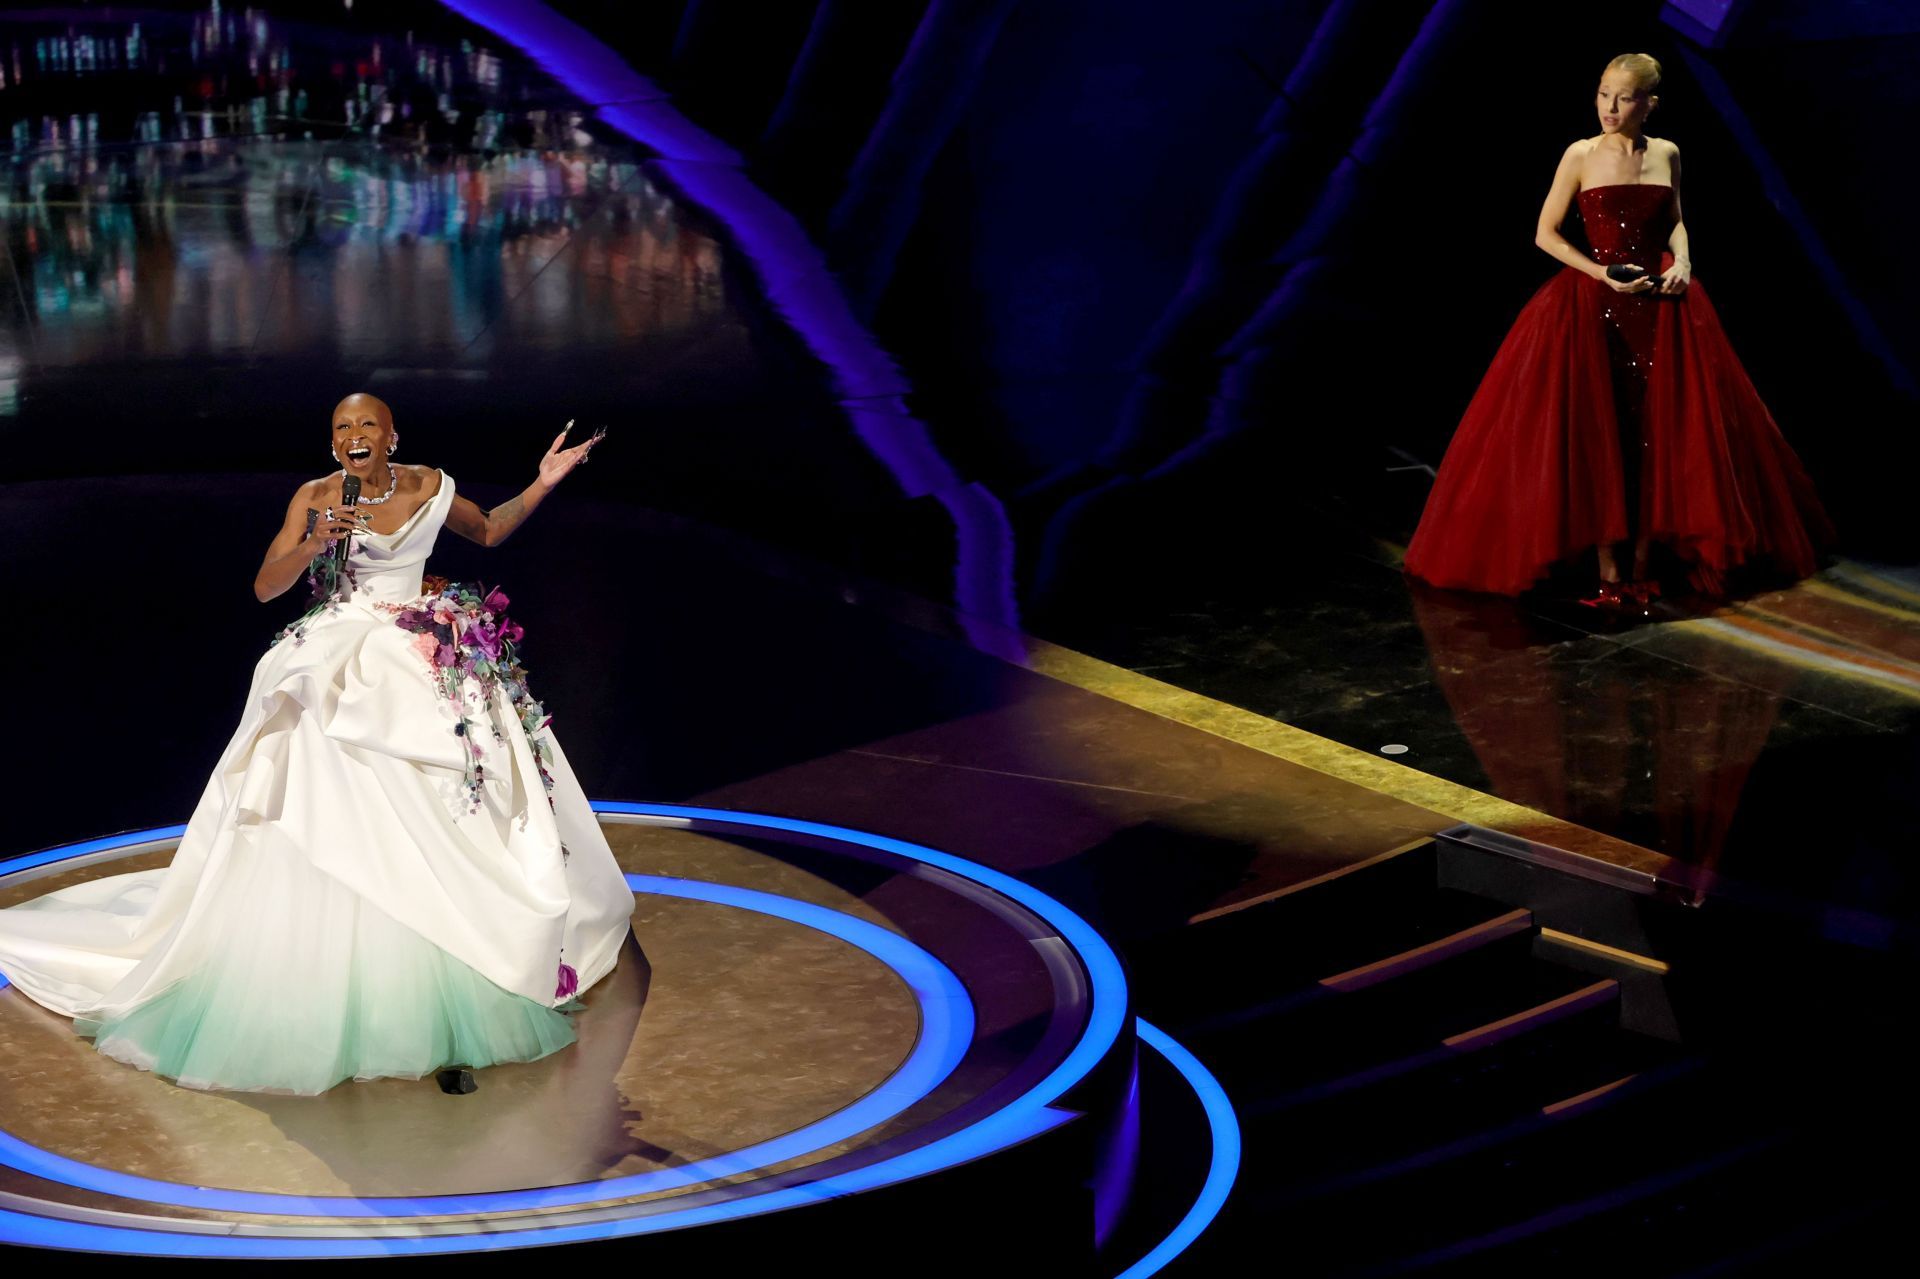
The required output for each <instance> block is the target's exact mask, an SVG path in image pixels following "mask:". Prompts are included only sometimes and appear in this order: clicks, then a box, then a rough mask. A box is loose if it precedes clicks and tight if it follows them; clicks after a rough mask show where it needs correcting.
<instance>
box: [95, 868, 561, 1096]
mask: <svg viewBox="0 0 1920 1279" xmlns="http://www.w3.org/2000/svg"><path fill="white" fill-rule="evenodd" d="M206 906H207V908H208V909H211V910H213V911H215V912H216V914H217V917H218V919H219V920H220V921H221V924H222V927H221V929H220V931H219V934H218V938H219V940H218V941H217V943H216V944H215V946H214V948H213V950H212V951H211V953H209V954H208V955H207V956H206V957H205V960H204V962H202V963H201V964H200V965H199V966H198V967H197V968H196V970H195V971H194V973H193V975H192V976H190V977H187V978H185V979H183V980H181V981H178V982H175V983H174V984H173V985H171V986H169V987H167V988H166V989H165V990H163V991H161V992H160V993H159V994H158V995H156V996H154V997H152V998H150V999H147V1000H145V1001H144V1002H142V1003H140V1004H137V1005H135V1006H134V1007H132V1008H129V1009H125V1010H122V1011H120V1012H118V1013H116V1014H114V1015H111V1016H104V1017H100V1018H98V1019H88V1018H81V1019H76V1021H75V1023H74V1026H75V1029H76V1030H78V1031H79V1032H80V1033H81V1034H83V1035H87V1036H90V1037H91V1038H92V1039H93V1041H94V1046H95V1047H96V1048H97V1049H98V1050H99V1051H100V1052H101V1053H103V1054H105V1055H107V1056H109V1057H112V1058H115V1059H116V1060H119V1061H123V1062H126V1063H127V1064H129V1065H132V1066H138V1067H140V1068H141V1069H143V1070H150V1071H152V1072H154V1073H155V1074H157V1075H160V1076H163V1077H165V1078H168V1079H171V1080H173V1081H174V1082H176V1083H178V1084H180V1085H182V1086H184V1087H188V1088H204V1089H220V1090H234V1091H251V1092H276V1093H296V1094H311V1093H320V1092H324V1091H326V1090H327V1089H329V1088H331V1087H333V1086H334V1085H335V1084H338V1083H341V1082H342V1081H344V1080H348V1079H363V1080H364V1079H379V1078H388V1077H398V1078H403V1079H418V1078H421V1077H422V1076H424V1075H428V1074H432V1073H433V1072H434V1071H436V1070H439V1069H441V1068H442V1067H446V1066H472V1067H480V1066H491V1065H496V1064H499V1063H501V1062H511V1061H533V1060H535V1059H537V1058H540V1057H544V1056H546V1055H547V1054H549V1053H552V1052H555V1051H557V1050H559V1049H561V1048H564V1047H566V1046H567V1045H568V1044H571V1043H572V1042H573V1041H574V1038H575V1036H574V1029H573V1025H572V1023H571V1022H570V1021H569V1020H568V1018H567V1016H566V1014H564V1013H562V1012H559V1011H557V1010H555V1009H553V1008H550V1007H548V1006H546V1005H544V1004H539V1003H535V1002H534V1001H532V1000H530V999H527V998H525V997H524V996H521V995H516V994H513V993H511V992H509V991H506V990H503V989H501V988H500V987H499V986H496V985H495V984H493V983H492V982H491V981H488V980H487V979H486V978H485V977H483V976H481V975H480V974H479V973H478V972H476V971H474V970H473V969H472V968H470V967H469V966H467V965H466V964H464V963H462V962H461V961H460V960H458V959H456V958H454V957H453V956H452V955H450V954H448V953H447V952H446V951H444V950H442V949H440V948H439V947H438V946H435V945H434V944H433V943H432V942H430V941H428V940H427V939H426V938H424V937H422V936H420V934H418V933H416V932H414V931H412V930H411V929H408V928H405V927H403V926H402V925H400V924H399V923H397V922H395V921H394V920H393V918H392V917H391V916H389V915H388V914H386V912H384V911H382V910H380V909H379V908H378V907H377V906H375V905H374V904H373V903H372V902H370V901H368V900H366V899H365V898H363V897H361V896H360V895H359V894H357V893H354V892H352V891H350V890H348V889H347V888H346V887H344V886H343V885H341V884H340V883H339V882H338V881H336V880H334V879H332V878H331V877H329V876H327V875H324V874H322V873H320V872H319V871H316V870H314V869H313V868H312V867H311V866H310V865H309V864H308V863H306V862H305V861H304V860H303V859H301V858H299V857H297V856H294V855H291V854H288V853H285V852H273V851H268V850H255V851H253V852H252V853H251V854H250V855H249V856H247V857H245V858H244V859H242V860H241V863H240V864H237V865H235V866H234V867H233V868H232V871H231V873H230V874H229V875H227V876H226V878H225V882H224V883H222V884H221V885H220V887H219V888H218V889H217V890H216V892H215V894H214V896H213V900H211V901H210V902H208V903H206Z"/></svg>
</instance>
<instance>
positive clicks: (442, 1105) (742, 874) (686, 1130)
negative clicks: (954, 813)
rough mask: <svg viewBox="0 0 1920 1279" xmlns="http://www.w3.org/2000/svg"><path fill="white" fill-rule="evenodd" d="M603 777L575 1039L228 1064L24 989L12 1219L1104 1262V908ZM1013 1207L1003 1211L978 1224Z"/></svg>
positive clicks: (19, 882) (96, 1239) (282, 1249)
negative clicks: (278, 1085) (601, 914)
mask: <svg viewBox="0 0 1920 1279" xmlns="http://www.w3.org/2000/svg"><path fill="white" fill-rule="evenodd" d="M594 806H595V808H596V809H597V810H598V811H599V812H600V814H601V820H602V822H603V825H604V826H605V828H606V832H607V836H608V839H609V842H610V843H611V844H612V846H613V848H614V851H615V854H616V856H617V857H618V858H619V860H620V864H621V867H622V869H623V870H624V871H626V872H627V875H628V881H629V883H631V884H632V886H633V888H634V890H635V892H636V909H635V913H634V918H633V930H634V931H633V937H632V939H630V941H629V943H628V947H627V950H626V952H625V954H624V955H623V957H622V960H621V963H620V965H619V967H618V968H617V969H616V970H615V972H614V973H613V974H612V975H611V976H609V977H608V978H607V979H605V980H603V981H602V982H600V983H599V984H598V985H597V986H595V987H594V988H593V989H592V990H591V991H589V992H587V994H586V997H585V1000H584V1002H585V1005H586V1007H585V1009H584V1010H583V1011H582V1012H580V1013H579V1014H578V1015H577V1016H576V1019H575V1024H576V1027H577V1029H578V1032H579V1042H578V1043H577V1044H576V1045H574V1046H573V1047H571V1048H569V1049H566V1050H563V1051H562V1052H559V1053H556V1054H554V1055H553V1056H551V1057H548V1058H546V1059H544V1060H542V1061H538V1062H532V1063H525V1064H518V1065H508V1066H496V1067H492V1068H489V1069H487V1070H484V1071H479V1072H476V1078H477V1080H478V1081H479V1090H478V1091H477V1092H476V1093H472V1094H467V1095H458V1094H448V1093H445V1092H442V1091H441V1090H440V1088H439V1087H438V1086H437V1084H436V1083H435V1081H434V1080H432V1079H423V1080H393V1079H387V1080H379V1081H374V1082H370V1083H353V1084H345V1085H341V1086H339V1087H336V1088H334V1089H333V1090H331V1091H329V1092H328V1093H326V1094H323V1095H321V1096H319V1097H294V1096H274V1095H267V1094H259V1093H206V1092H196V1091H192V1090H188V1089H183V1088H178V1087H175V1086H173V1085H172V1084H169V1083H168V1082H166V1081H165V1080H162V1079H159V1078H157V1077H155V1076H153V1075H149V1074H146V1073H144V1072H141V1071H137V1070H132V1069H129V1068H127V1067H125V1066H123V1065H121V1064H119V1063H116V1062H113V1061H110V1060H108V1059H106V1058H103V1057H100V1056H99V1055H98V1054H96V1053H94V1052H93V1050H92V1047H91V1045H90V1043H88V1042H87V1041H85V1040H83V1039H81V1038H79V1037H77V1036H75V1035H74V1034H73V1031H72V1027H71V1023H69V1022H68V1021H67V1020H66V1019H64V1018H61V1017H57V1016H55V1015H53V1014H51V1013H48V1012H46V1011H45V1010H43V1009H41V1008H39V1007H38V1006H37V1005H35V1004H33V1003H32V1002H31V1001H30V1000H28V999H26V998H25V997H24V996H21V995H20V994H19V993H18V992H15V991H12V990H5V991H0V1086H3V1087H4V1101H0V1129H4V1131H0V1242H7V1243H15V1244H32V1245H39V1246H51V1247H67V1248H84V1249H88V1250H92V1251H112V1252H124V1253H133V1254H148V1255H179V1256H206V1257H219V1256H224V1257H296V1256H297V1257H327V1256H336V1257H338V1256H395V1255H400V1256H405V1255H431V1254H438V1253H456V1252H466V1251H472V1250H478V1249H496V1248H502V1247H537V1246H543V1245H551V1244H559V1243H581V1242H591V1241H616V1240H621V1239H628V1238H631V1237H634V1236H658V1238H654V1239H649V1240H648V1244H647V1251H648V1252H649V1254H650V1255H653V1256H657V1257H661V1258H662V1259H664V1258H665V1256H666V1255H667V1254H668V1253H669V1252H670V1251H672V1250H673V1248H674V1246H675V1241H678V1244H679V1245H680V1246H685V1247H688V1248H689V1249H691V1248H692V1247H695V1246H705V1247H708V1248H711V1247H712V1246H715V1245H716V1244H719V1243H720V1238H719V1236H718V1235H716V1234H715V1232H714V1230H713V1229H711V1228H712V1227H718V1226H720V1225H722V1223H730V1224H728V1226H727V1228H726V1230H725V1231H724V1232H723V1233H724V1234H725V1235H726V1236H727V1239H728V1241H730V1242H732V1243H737V1244H739V1245H741V1246H743V1247H750V1246H754V1245H756V1244H757V1245H758V1246H760V1247H786V1246H828V1245H830V1244H831V1243H832V1241H833V1240H834V1239H835V1238H838V1239H840V1240H841V1242H842V1245H843V1246H844V1242H845V1240H846V1238H847V1236H846V1234H845V1232H846V1231H847V1230H854V1231H857V1232H858V1234H859V1237H861V1238H862V1240H863V1242H864V1243H866V1244H867V1245H868V1246H881V1247H883V1248H885V1249H886V1250H887V1251H893V1250H894V1249H893V1247H891V1246H889V1241H892V1242H893V1243H894V1244H897V1245H901V1246H913V1245H914V1244H915V1241H916V1239H917V1240H918V1247H917V1248H916V1251H920V1250H922V1249H924V1248H925V1247H926V1246H927V1240H926V1237H925V1234H924V1232H925V1231H926V1230H928V1229H938V1230H939V1231H940V1233H941V1235H942V1236H943V1241H942V1243H941V1245H940V1249H939V1254H940V1255H939V1258H938V1259H939V1261H940V1262H941V1263H943V1264H951V1265H954V1266H959V1265H962V1264H972V1262H971V1261H970V1260H969V1258H977V1259H978V1260H979V1261H983V1262H984V1261H985V1260H986V1259H988V1258H990V1257H999V1258H1000V1259H1001V1261H1002V1263H1004V1262H1005V1261H1006V1260H1007V1259H1008V1258H1007V1253H1006V1251H1005V1248H1004V1246H1003V1241H1004V1239H1005V1238H1006V1236H1005V1235H1004V1234H1001V1233H1000V1232H1002V1231H1006V1230H1019V1231H1020V1232H1021V1233H1022V1236H1023V1239H1022V1244H1021V1248H1020V1255H1021V1256H1022V1258H1023V1259H1024V1260H1026V1261H1028V1262H1040V1261H1043V1260H1044V1261H1050V1262H1052V1263H1055V1264H1060V1265H1064V1266H1065V1267H1067V1269H1068V1271H1069V1272H1073V1271H1079V1270H1083V1269H1084V1268H1085V1265H1086V1264H1088V1263H1089V1262H1090V1259H1091V1256H1092V1247H1093V1241H1094V1238H1095V1234H1096V1230H1095V1223H1094V1219H1095V1217H1096V1216H1097V1215H1098V1214H1099V1211H1100V1209H1099V1206H1098V1204H1097V1203H1096V1200H1097V1199H1098V1198H1099V1193H1098V1192H1099V1188H1100V1187H1101V1186H1102V1185H1103V1184H1104V1185H1108V1186H1124V1184H1125V1183H1126V1182H1128V1181H1130V1179H1131V1173H1132V1167H1131V1164H1132V1160H1133V1156H1134V1150H1133V1147H1132V1146H1131V1145H1130V1144H1129V1143H1128V1142H1127V1141H1126V1140H1124V1139H1119V1140H1116V1135H1123V1134H1124V1133H1125V1132H1126V1131H1127V1130H1129V1129H1130V1128H1131V1127H1133V1126H1134V1125H1133V1124H1132V1119H1133V1116H1132V1113H1131V1112H1132V1107H1133V1106H1134V1105H1136V1104H1137V1094H1136V1088H1135V1084H1136V1076H1135V1072H1134V1036H1133V1023H1132V1019H1131V1018H1130V1017H1129V1015H1128V1010H1127V993H1126V986H1125V981H1124V978H1123V976H1122V972H1121V968H1120V964H1119V962H1118V960H1117V959H1116V957H1115V956H1114V954H1113V952H1112V950H1111V949H1110V948H1109V947H1108V946H1107V944H1106V943H1105V942H1104V941H1102V940H1101V938H1100V937H1099V936H1098V935H1097V934H1096V933H1095V932H1094V931H1093V929H1092V928H1090V927H1089V926H1088V925H1087V924H1086V923H1085V922H1084V921H1083V920H1081V919H1079V918H1078V917H1077V916H1075V915H1074V914H1073V913H1072V912H1071V911H1069V910H1068V909H1066V908H1065V907H1064V906H1062V905H1061V904H1060V903H1058V902H1056V901H1054V900H1052V899H1050V898H1048V897H1047V896H1045V895H1044V894H1041V893H1039V892H1038V891H1036V890H1034V889H1032V888H1031V887H1029V886H1027V885H1025V884H1023V883H1021V882H1019V881H1018V880H1015V879H1013V878H1011V877H1009V876H1006V875H1004V874H1001V873H1000V872H997V871H994V870H992V869H990V868H988V867H985V866H981V865H979V864H977V863H972V862H968V861H965V860H963V859H961V858H957V857H953V856H951V855H949V854H945V853H941V852H938V851H936V850H933V849H928V848H923V847H919V846H916V845H911V844H907V843H904V842H902V841H898V840H892V839H889V838H886V837H883V836H877V835H871V834H867V833H864V832H860V831H854V830H848V829H845V828H839V827H830V826H825V825H821V824H818V823H812V822H805V821H798V820H794V819H789V818H782V817H773V816H763V815H757V814H751V813H739V812H731V811H724V810H715V809H699V808H690V807H685V806H677V805H664V804H636V803H619V802H599V803H596V804H595V805H594ZM179 833H180V832H179V828H170V829H165V830H155V831H142V832H133V833H130V834H126V835H121V836H114V837H110V838H106V839H99V840H92V841H88V842H86V843H81V844H73V845H67V846H64V847H61V848H55V849H50V850H47V851H45V852H41V853H35V854H31V855H28V856H25V857H18V858H14V859H12V860H9V861H5V862H0V907H4V906H10V905H14V904H17V903H19V902H22V901H25V900H28V899H30V898H33V897H36V896H39V895H40V894H42V893H45V892H48V891H51V890H52V889H54V888H57V887H61V886H63V885H65V884H69V883H73V882H77V881H80V880H84V879H90V878H96V877H100V876H105V875H113V874H120V873H123V872H126V871H131V870H139V869H146V868H149V867H154V866H161V865H165V864H166V862H167V861H168V859H169V858H170V857H171V855H172V849H173V844H174V842H175V840H177V838H178V836H179ZM1162 1051H1166V1049H1165V1048H1163V1049H1162ZM1174 1051H1177V1048H1176V1049H1175V1050H1174ZM1216 1144H1218V1143H1216ZM1216 1171H1217V1170H1216ZM1220 1189H1221V1190H1224V1187H1220ZM795 1208H804V1209H807V1210H806V1211H801V1212H796V1213H786V1212H780V1211H779V1210H782V1209H795ZM981 1212H990V1213H991V1214H992V1218H993V1220H994V1221H995V1222H996V1228H995V1231H994V1232H992V1233H994V1234H995V1235H997V1236H998V1239H997V1240H992V1241H990V1240H987V1239H985V1238H983V1237H981V1234H980V1232H977V1231H974V1232H969V1231H967V1230H956V1229H955V1227H956V1226H958V1225H960V1224H961V1223H964V1222H967V1221H970V1220H971V1221H978V1220H980V1218H979V1216H978V1215H977V1214H979V1213H981ZM1201 1224H1204V1222H1203V1221H1202V1222H1201ZM688 1226H703V1227H709V1229H703V1230H700V1231H696V1232H693V1235H687V1234H685V1233H684V1232H683V1231H682V1230H681V1228H683V1227H688ZM1194 1228H1195V1229H1197V1226H1195V1227H1194ZM665 1232H673V1233H672V1234H671V1235H669V1234H666V1233H665ZM696 1235H697V1236H698V1237H699V1241H700V1243H699V1244H696V1243H695V1242H694V1241H693V1236H696ZM969 1236H971V1237H969ZM688 1255H692V1253H691V1252H689V1254H688ZM923 1268H924V1267H923Z"/></svg>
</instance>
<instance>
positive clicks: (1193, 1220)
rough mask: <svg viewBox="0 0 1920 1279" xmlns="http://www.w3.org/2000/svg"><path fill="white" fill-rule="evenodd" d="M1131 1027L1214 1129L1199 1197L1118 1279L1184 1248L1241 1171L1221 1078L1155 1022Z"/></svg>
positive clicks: (1140, 1277) (1149, 1269) (1142, 1276)
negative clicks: (1173, 1074)
mask: <svg viewBox="0 0 1920 1279" xmlns="http://www.w3.org/2000/svg"><path fill="white" fill-rule="evenodd" d="M1133 1028H1134V1032H1135V1033H1136V1034H1138V1035H1139V1036H1140V1042H1141V1043H1143V1044H1145V1045H1147V1046H1148V1047H1149V1048H1152V1049H1153V1050H1154V1051H1155V1052H1157V1053H1159V1054H1160V1055H1161V1056H1162V1057H1165V1058H1166V1059H1167V1063H1168V1064H1169V1065H1171V1066H1172V1067H1173V1068H1174V1069H1175V1070H1177V1071H1179V1072H1180V1075H1181V1077H1182V1078H1184V1079H1185V1080H1186V1081H1187V1085H1188V1086H1189V1087H1191V1088H1192V1089H1193V1091H1194V1095H1195V1096H1197V1097H1199V1098H1200V1106H1201V1108H1202V1109H1204V1110H1205V1111H1206V1112H1207V1128H1208V1129H1209V1131H1210V1132H1211V1133H1212V1134H1213V1158H1212V1160H1211V1161H1209V1163H1208V1164H1207V1179H1206V1181H1205V1182H1204V1183H1202V1185H1201V1187H1200V1195H1199V1198H1197V1199H1195V1200H1194V1201H1193V1207H1191V1208H1189V1209H1187V1215H1186V1216H1184V1217H1182V1218H1181V1219H1180V1224H1179V1225H1177V1226H1175V1227H1174V1228H1173V1233H1172V1234H1170V1235H1168V1236H1167V1237H1166V1238H1165V1239H1162V1240H1161V1241H1160V1243H1159V1246H1158V1247H1156V1248H1154V1250H1153V1251H1152V1252H1149V1253H1148V1254H1147V1255H1146V1256H1144V1257H1142V1258H1140V1260H1138V1261H1136V1262H1134V1263H1133V1264H1132V1265H1131V1266H1128V1267H1127V1268H1126V1269H1125V1270H1122V1271H1121V1272H1120V1274H1119V1275H1118V1276H1117V1279H1146V1276H1148V1275H1150V1274H1153V1273H1154V1272H1156V1271H1158V1270H1159V1269H1160V1268H1161V1267H1162V1266H1164V1265H1166V1264H1167V1263H1168V1262H1169V1261H1172V1260H1173V1259H1174V1258H1175V1257H1177V1256H1179V1255H1180V1254H1181V1253H1182V1252H1184V1251H1186V1248H1187V1246H1188V1245H1189V1244H1191V1243H1192V1242H1193V1241H1194V1240H1195V1239H1197V1238H1199V1237H1200V1232H1201V1231H1202V1230H1205V1229H1206V1228H1207V1226H1208V1225H1209V1224H1210V1223H1211V1222H1212V1221H1213V1219H1214V1218H1215V1217H1216V1216H1218V1215H1219V1213H1220V1207H1221V1205H1222V1204H1224V1203H1226V1202H1227V1192H1228V1191H1230V1190H1232V1189H1233V1179H1234V1177H1235V1176H1237V1175H1238V1174H1239V1172H1240V1121H1239V1120H1238V1119H1236V1118H1235V1117H1234V1114H1233V1103H1232V1102H1230V1101H1228V1100H1227V1093H1226V1090H1225V1089H1224V1088H1222V1087H1221V1086H1220V1081H1219V1080H1217V1079H1215V1078H1214V1077H1213V1075H1212V1073H1211V1072H1210V1071H1208V1069H1207V1068H1206V1067H1205V1066H1202V1065H1201V1064H1200V1059H1199V1058H1197V1057H1195V1056H1194V1055H1193V1054H1192V1053H1190V1052H1188V1051H1187V1050H1186V1048H1185V1047H1183V1046H1182V1045H1181V1044H1179V1043H1177V1042H1176V1041H1175V1040H1173V1039H1172V1038H1170V1037H1169V1036H1168V1034H1167V1032H1166V1031H1164V1030H1161V1029H1160V1028H1159V1027H1158V1026H1154V1025H1150V1024H1149V1023H1147V1022H1145V1021H1142V1020H1141V1019H1140V1018H1138V1017H1136V1018H1134V1021H1133Z"/></svg>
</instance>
